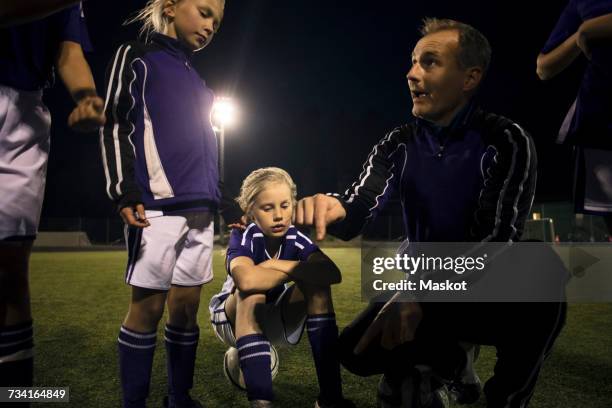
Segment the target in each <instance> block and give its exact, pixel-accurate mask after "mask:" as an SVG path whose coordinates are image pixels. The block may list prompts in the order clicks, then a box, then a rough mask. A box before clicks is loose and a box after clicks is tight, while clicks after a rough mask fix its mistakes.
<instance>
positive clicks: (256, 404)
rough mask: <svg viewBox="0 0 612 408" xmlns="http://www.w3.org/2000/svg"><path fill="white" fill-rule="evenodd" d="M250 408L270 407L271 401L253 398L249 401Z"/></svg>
mask: <svg viewBox="0 0 612 408" xmlns="http://www.w3.org/2000/svg"><path fill="white" fill-rule="evenodd" d="M250 403H251V408H272V407H273V405H272V401H264V400H253V401H250Z"/></svg>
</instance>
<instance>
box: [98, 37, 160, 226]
mask: <svg viewBox="0 0 612 408" xmlns="http://www.w3.org/2000/svg"><path fill="white" fill-rule="evenodd" d="M135 47H136V45H135V44H124V45H122V46H121V47H119V49H118V50H117V52H116V53H115V56H114V58H113V59H112V60H111V63H110V64H109V66H108V69H107V74H106V78H107V79H106V83H107V86H106V87H107V88H106V100H105V102H104V114H105V116H106V124H105V125H104V126H102V127H101V128H100V148H101V150H102V164H103V167H104V175H105V176H106V193H107V194H108V196H109V197H110V199H111V200H113V201H114V202H115V203H116V204H117V209H118V210H119V213H120V215H121V217H122V218H123V220H124V221H125V223H126V224H127V225H130V226H133V227H137V228H144V227H148V226H149V225H150V224H149V221H147V219H146V216H145V208H144V205H143V204H142V203H143V200H142V193H141V192H140V189H139V188H138V185H137V184H136V175H135V170H134V166H135V159H136V155H135V152H134V146H133V143H132V140H131V137H132V136H133V133H134V131H135V129H136V112H139V111H140V112H142V109H143V105H142V101H141V99H140V97H139V95H137V94H132V89H133V86H132V84H133V82H135V81H136V80H137V79H138V75H137V69H136V68H137V67H135V66H133V64H135V62H136V60H139V59H138V55H137V52H136V50H135ZM139 61H140V60H139ZM140 68H142V67H140ZM135 214H138V217H136V216H135Z"/></svg>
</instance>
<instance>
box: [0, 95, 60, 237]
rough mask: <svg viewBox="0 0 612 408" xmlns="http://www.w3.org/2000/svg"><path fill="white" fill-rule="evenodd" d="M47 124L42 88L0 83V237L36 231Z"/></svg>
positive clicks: (48, 122) (46, 140)
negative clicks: (39, 89)
mask: <svg viewBox="0 0 612 408" xmlns="http://www.w3.org/2000/svg"><path fill="white" fill-rule="evenodd" d="M50 126H51V115H50V114H49V110H48V109H47V107H46V106H45V105H44V104H43V102H42V91H34V92H31V91H19V90H16V89H13V88H11V87H8V86H3V85H0V240H3V239H6V238H17V239H24V238H25V239H33V238H34V237H35V236H36V233H37V232H38V223H39V221H40V211H41V209H42V202H43V197H44V195H45V176H46V173H47V158H48V156H49V145H50V140H49V128H50Z"/></svg>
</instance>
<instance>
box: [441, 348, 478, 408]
mask: <svg viewBox="0 0 612 408" xmlns="http://www.w3.org/2000/svg"><path fill="white" fill-rule="evenodd" d="M464 347H466V356H467V364H466V366H465V367H464V369H463V371H462V372H461V374H460V375H459V376H458V377H457V378H456V379H455V380H454V381H452V382H451V383H450V384H449V386H448V388H449V394H450V397H451V398H452V399H453V401H455V402H456V403H457V404H459V405H466V404H473V403H474V402H476V401H478V399H479V398H480V393H481V392H482V382H481V381H480V378H479V377H478V374H476V371H475V370H474V362H476V360H478V356H479V355H480V346H479V345H471V344H466V345H464Z"/></svg>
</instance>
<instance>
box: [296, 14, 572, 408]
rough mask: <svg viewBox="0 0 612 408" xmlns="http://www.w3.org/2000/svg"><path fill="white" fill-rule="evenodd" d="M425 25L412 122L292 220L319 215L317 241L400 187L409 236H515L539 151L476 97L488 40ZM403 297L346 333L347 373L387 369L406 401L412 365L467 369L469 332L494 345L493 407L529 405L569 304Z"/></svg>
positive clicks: (392, 397)
mask: <svg viewBox="0 0 612 408" xmlns="http://www.w3.org/2000/svg"><path fill="white" fill-rule="evenodd" d="M421 34H422V37H421V39H420V40H419V41H418V43H417V44H416V46H415V47H414V50H413V52H412V67H411V68H410V71H409V72H408V74H407V79H408V86H409V88H410V92H411V96H412V102H413V109H412V113H413V115H414V116H415V117H416V120H414V121H413V122H411V123H409V124H407V125H404V126H400V127H398V128H396V129H394V130H393V131H391V132H390V133H389V134H388V135H387V136H385V137H384V138H383V139H382V140H381V141H380V142H379V143H378V144H377V145H376V146H375V147H374V149H373V151H372V153H371V154H370V156H369V157H368V159H367V161H366V162H365V164H364V168H363V172H362V173H361V175H360V176H359V178H358V179H357V180H356V181H355V182H354V183H353V184H352V185H351V186H350V187H349V188H348V190H347V191H346V192H345V193H344V194H340V195H335V196H332V195H323V194H317V195H315V196H313V197H307V198H305V199H302V200H300V202H299V203H298V209H297V215H296V223H297V224H306V225H315V227H316V230H317V238H318V239H322V238H323V237H324V236H325V234H326V231H327V227H328V226H329V230H330V232H331V233H333V234H335V235H337V236H339V237H341V238H344V239H349V238H352V237H354V236H356V235H357V234H359V233H360V231H361V230H362V228H363V227H364V225H365V224H366V223H367V222H368V221H369V220H370V219H372V218H373V217H375V216H376V214H377V213H378V212H379V211H380V210H381V209H382V208H383V207H384V205H385V203H386V202H387V201H388V199H389V197H390V196H391V195H392V194H394V193H395V194H399V198H400V200H401V202H402V206H403V211H404V223H405V233H406V236H407V239H408V240H409V242H478V241H483V242H488V241H500V242H508V241H515V240H519V239H520V236H521V232H522V230H523V226H524V223H525V220H526V218H527V216H528V214H529V212H530V208H531V204H532V201H533V198H534V191H535V186H536V155H535V150H534V146H533V142H532V140H531V137H530V136H529V135H528V134H527V132H525V131H524V130H523V129H522V128H521V127H520V126H519V125H517V124H516V123H514V122H512V121H511V120H509V119H506V118H503V117H501V116H498V115H495V114H491V113H486V112H485V111H483V110H482V109H480V108H479V107H478V106H477V105H476V103H475V102H474V96H475V94H476V92H477V90H478V88H479V86H480V84H481V81H482V79H483V77H484V75H485V73H486V71H487V68H488V66H489V62H490V55H491V49H490V46H489V43H488V41H487V39H486V38H485V37H484V36H483V35H482V34H481V33H480V32H479V31H477V30H476V29H474V28H473V27H471V26H469V25H467V24H463V23H460V22H457V21H453V20H441V19H426V20H425V21H424V25H423V27H422V29H421ZM401 295H402V294H401V293H398V294H397V295H396V296H395V297H394V298H393V299H392V300H391V301H389V302H387V303H385V304H383V303H376V302H373V303H371V304H370V305H369V306H368V307H367V308H366V309H365V310H364V311H363V312H362V313H361V314H360V315H359V316H358V317H357V318H356V319H355V320H354V321H353V322H352V323H351V324H350V325H349V326H348V327H347V328H346V329H345V330H344V331H343V332H342V334H341V335H340V339H339V342H340V345H339V349H340V354H341V362H342V364H343V365H344V366H345V367H346V368H347V369H348V370H349V371H352V372H354V373H356V374H358V375H362V376H366V375H374V374H384V376H383V377H382V379H381V382H380V384H379V395H378V398H379V403H380V404H381V405H382V406H385V407H399V406H402V407H412V405H409V404H410V402H407V401H405V400H404V401H403V402H402V398H403V397H404V396H403V395H402V389H408V388H409V387H410V386H411V384H412V385H414V384H415V383H413V381H415V382H416V383H417V384H418V378H417V374H418V373H416V372H414V371H413V369H412V367H414V365H415V364H428V365H430V366H432V367H433V368H434V370H435V371H436V372H437V373H438V374H439V375H441V376H443V377H446V378H447V379H449V380H452V379H453V378H457V376H459V375H460V373H459V371H460V370H461V369H463V368H465V365H464V364H465V361H466V357H465V355H464V354H463V351H462V350H461V348H460V347H459V346H460V342H463V341H464V342H470V343H475V344H490V345H494V346H495V347H496V348H497V356H498V358H497V363H496V365H495V374H494V376H493V377H492V378H490V379H489V380H488V381H487V383H486V385H485V387H484V393H485V394H486V397H487V404H488V405H487V406H488V407H489V408H501V407H509V408H513V407H526V406H527V405H528V403H529V400H530V398H531V396H532V393H533V390H534V387H535V383H536V380H537V377H538V373H539V370H540V368H541V366H542V363H543V361H544V359H545V358H546V357H547V356H548V355H549V354H550V351H551V347H552V345H553V343H554V341H555V339H556V337H557V336H558V334H559V332H560V330H561V327H562V325H563V322H564V316H565V304H563V303H545V304H520V303H516V304H504V303H487V304H479V303H427V302H422V303H419V302H418V299H416V300H410V299H404V300H405V301H395V300H399V299H398V298H399V297H401ZM413 374H414V376H413ZM411 377H412V378H411ZM420 386H423V389H426V384H420ZM404 399H405V398H404ZM421 403H423V404H422V405H417V406H419V407H420V406H430V407H437V406H442V404H443V403H444V401H443V400H442V399H440V398H437V397H436V396H435V395H430V396H429V397H428V398H425V401H423V400H421ZM406 404H408V405H406Z"/></svg>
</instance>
